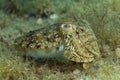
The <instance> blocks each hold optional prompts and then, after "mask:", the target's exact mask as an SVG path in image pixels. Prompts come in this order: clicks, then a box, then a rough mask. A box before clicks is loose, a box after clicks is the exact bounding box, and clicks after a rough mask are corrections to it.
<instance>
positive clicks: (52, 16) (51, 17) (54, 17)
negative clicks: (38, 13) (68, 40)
mask: <svg viewBox="0 0 120 80" xmlns="http://www.w3.org/2000/svg"><path fill="white" fill-rule="evenodd" d="M57 18H58V15H56V14H53V15H51V16H50V19H53V20H56V19H57Z"/></svg>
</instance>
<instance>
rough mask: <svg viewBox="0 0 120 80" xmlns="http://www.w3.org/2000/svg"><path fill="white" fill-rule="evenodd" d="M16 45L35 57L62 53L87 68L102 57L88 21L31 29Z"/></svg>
mask: <svg viewBox="0 0 120 80" xmlns="http://www.w3.org/2000/svg"><path fill="white" fill-rule="evenodd" d="M15 46H16V49H19V50H22V51H25V53H24V54H25V55H29V54H30V55H31V56H34V57H40V56H42V57H44V56H45V57H51V56H55V55H58V54H59V53H60V54H63V56H64V57H65V58H67V59H68V60H70V61H75V62H82V63H84V64H83V67H85V68H86V67H87V66H86V65H87V64H88V65H89V63H91V62H94V61H96V60H97V59H98V58H99V57H100V52H99V48H98V45H97V40H96V37H95V35H94V33H93V31H92V29H91V28H90V26H89V24H88V23H86V21H81V22H79V23H77V22H65V23H57V24H53V25H50V26H46V27H43V28H41V29H38V30H33V31H30V32H29V33H27V34H25V35H23V36H21V37H18V38H17V39H16V40H15ZM31 53H32V54H31Z"/></svg>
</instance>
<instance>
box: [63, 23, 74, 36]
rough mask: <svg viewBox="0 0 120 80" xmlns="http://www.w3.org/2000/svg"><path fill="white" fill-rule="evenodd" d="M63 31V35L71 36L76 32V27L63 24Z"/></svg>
mask: <svg viewBox="0 0 120 80" xmlns="http://www.w3.org/2000/svg"><path fill="white" fill-rule="evenodd" d="M61 31H62V33H63V34H71V33H73V31H74V26H73V25H72V24H62V25H61Z"/></svg>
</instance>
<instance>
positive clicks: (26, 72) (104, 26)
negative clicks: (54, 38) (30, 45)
mask: <svg viewBox="0 0 120 80" xmlns="http://www.w3.org/2000/svg"><path fill="white" fill-rule="evenodd" d="M74 19H85V20H87V21H88V22H89V23H90V26H91V28H92V29H93V31H94V33H95V35H96V37H97V40H98V45H99V48H100V52H101V54H102V58H104V59H106V60H105V61H103V63H102V62H101V65H102V66H103V67H102V68H101V70H100V71H99V72H98V73H97V75H100V76H102V77H100V76H99V78H101V79H100V80H111V79H112V80H119V79H120V78H119V79H118V77H119V73H120V72H119V68H118V63H117V65H116V63H111V62H110V61H114V60H115V59H116V58H115V57H114V56H116V54H117V55H118V56H120V0H0V79H2V80H41V79H43V80H89V79H90V80H93V79H95V78H90V77H89V76H88V77H87V78H86V77H85V74H83V75H80V74H82V73H81V72H80V71H79V70H73V71H72V70H71V71H69V70H66V69H67V68H68V66H66V65H63V66H62V70H63V71H64V69H65V70H66V72H61V69H60V70H57V68H55V67H54V68H52V69H53V71H52V70H50V69H49V68H50V67H49V68H48V66H44V65H43V66H41V67H40V66H39V67H36V66H35V65H33V66H32V67H30V66H29V64H30V62H26V63H23V62H22V60H21V59H20V58H19V57H16V56H15V55H14V56H13V55H10V54H11V53H15V52H13V51H11V49H12V48H13V47H12V45H13V44H14V39H15V38H16V37H18V36H21V35H23V34H24V33H26V32H29V31H30V30H35V29H39V28H41V27H43V26H47V25H51V24H54V23H58V22H65V21H72V20H74ZM12 50H13V49H12ZM3 54H6V55H3ZM111 55H112V56H111ZM104 62H106V63H104ZM118 62H119V61H118ZM109 64H110V65H109ZM111 64H112V66H111ZM60 66H61V65H60ZM60 66H59V65H58V66H57V67H60ZM116 67H117V68H116ZM58 69H59V68H58ZM111 69H112V70H111ZM112 71H113V72H112ZM54 72H55V74H54ZM113 73H116V74H114V75H115V76H113ZM78 74H79V77H81V78H79V77H78V76H77V75H78ZM38 75H41V76H38ZM46 75H51V76H50V77H49V76H48V77H47V76H46ZM6 76H8V77H6ZM25 76H26V77H25ZM30 76H31V77H30ZM98 80H99V79H98Z"/></svg>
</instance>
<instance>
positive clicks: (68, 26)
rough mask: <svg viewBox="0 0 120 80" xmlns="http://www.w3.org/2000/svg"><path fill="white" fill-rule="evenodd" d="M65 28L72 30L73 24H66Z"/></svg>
mask: <svg viewBox="0 0 120 80" xmlns="http://www.w3.org/2000/svg"><path fill="white" fill-rule="evenodd" d="M63 27H64V28H72V25H71V24H64V25H63Z"/></svg>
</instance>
